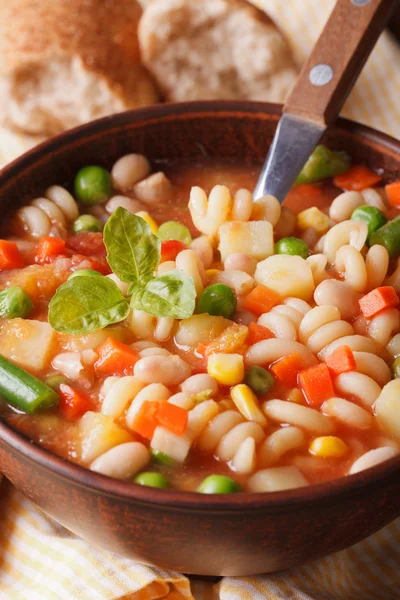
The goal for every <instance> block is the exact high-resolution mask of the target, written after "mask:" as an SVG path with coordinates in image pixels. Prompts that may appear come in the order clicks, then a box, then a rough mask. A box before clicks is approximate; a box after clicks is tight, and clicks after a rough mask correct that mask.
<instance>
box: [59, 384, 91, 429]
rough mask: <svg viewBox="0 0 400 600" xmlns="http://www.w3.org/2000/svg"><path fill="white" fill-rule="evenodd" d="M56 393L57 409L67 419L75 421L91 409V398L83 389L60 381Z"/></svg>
mask: <svg viewBox="0 0 400 600" xmlns="http://www.w3.org/2000/svg"><path fill="white" fill-rule="evenodd" d="M58 394H59V396H60V401H59V403H58V409H59V411H60V412H61V414H62V416H63V417H64V418H65V419H67V420H68V421H77V420H78V419H80V418H81V417H82V416H83V415H84V414H85V413H86V412H87V411H88V410H93V402H92V399H91V398H90V396H89V394H88V393H87V392H85V391H83V390H78V389H77V388H74V387H72V386H70V385H67V384H66V383H62V384H61V385H60V386H59V390H58Z"/></svg>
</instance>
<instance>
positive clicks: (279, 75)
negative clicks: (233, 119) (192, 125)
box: [139, 0, 298, 102]
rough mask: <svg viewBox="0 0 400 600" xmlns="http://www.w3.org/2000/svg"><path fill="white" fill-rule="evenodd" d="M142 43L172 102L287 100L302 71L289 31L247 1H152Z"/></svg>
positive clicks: (147, 61)
mask: <svg viewBox="0 0 400 600" xmlns="http://www.w3.org/2000/svg"><path fill="white" fill-rule="evenodd" d="M139 43H140V48H141V53H142V59H143V61H144V63H145V64H146V66H147V67H148V69H149V70H150V72H151V73H152V74H153V76H154V77H155V79H156V81H157V83H158V86H159V87H160V89H161V90H162V92H163V94H164V96H165V98H166V100H170V101H181V100H185V99H186V100H194V99H207V98H208V99H209V98H236V99H240V98H243V99H251V100H270V101H275V102H282V101H283V100H284V99H285V97H286V95H287V93H288V91H289V90H290V88H291V87H292V85H293V83H294V81H295V78H296V76H297V72H298V69H297V66H296V63H295V61H294V58H293V54H292V51H291V48H290V46H289V44H288V43H287V40H286V38H285V37H284V35H283V33H282V32H281V31H280V30H279V29H278V27H277V26H276V25H275V23H274V22H273V21H272V20H271V18H270V17H269V16H268V15H267V14H266V13H265V12H263V11H262V10H260V9H259V8H257V7H256V6H254V5H252V4H250V3H249V2H247V1H246V0H195V2H193V1H192V0H151V2H150V3H149V4H148V5H147V6H146V8H145V11H144V14H143V16H142V19H141V21H140V25H139ZM257 61H258V63H257Z"/></svg>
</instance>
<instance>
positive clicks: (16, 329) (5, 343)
mask: <svg viewBox="0 0 400 600" xmlns="http://www.w3.org/2000/svg"><path fill="white" fill-rule="evenodd" d="M55 341H56V332H55V331H54V329H52V328H51V326H50V325H49V324H48V323H43V322H42V321H34V320H29V319H9V320H6V321H3V323H2V324H1V327H0V354H3V355H4V356H5V357H6V358H9V359H10V360H12V361H13V362H15V363H16V364H17V365H19V366H20V367H22V368H23V369H27V370H28V371H32V372H37V371H41V370H42V369H44V368H45V367H46V366H47V363H48V361H49V360H50V358H51V356H52V353H53V351H54V345H55Z"/></svg>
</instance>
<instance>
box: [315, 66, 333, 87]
mask: <svg viewBox="0 0 400 600" xmlns="http://www.w3.org/2000/svg"><path fill="white" fill-rule="evenodd" d="M332 77H333V69H332V67H331V66H330V65H325V64H324V63H321V64H319V65H315V67H313V68H312V69H311V71H310V74H309V78H310V81H311V83H312V84H313V85H316V86H317V87H321V86H323V85H326V84H327V83H329V82H330V81H331V80H332Z"/></svg>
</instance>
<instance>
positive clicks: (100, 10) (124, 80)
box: [0, 0, 158, 134]
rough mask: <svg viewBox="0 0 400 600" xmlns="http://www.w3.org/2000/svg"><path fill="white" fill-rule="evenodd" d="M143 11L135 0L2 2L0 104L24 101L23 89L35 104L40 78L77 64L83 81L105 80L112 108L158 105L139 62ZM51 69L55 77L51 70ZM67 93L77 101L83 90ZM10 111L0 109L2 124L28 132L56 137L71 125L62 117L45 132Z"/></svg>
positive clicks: (25, 0)
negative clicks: (30, 94)
mask: <svg viewBox="0 0 400 600" xmlns="http://www.w3.org/2000/svg"><path fill="white" fill-rule="evenodd" d="M141 13H142V9H141V6H140V5H139V3H138V2H136V0H0V78H1V82H0V100H3V101H4V99H7V95H9V96H10V98H8V99H9V100H11V101H14V102H22V101H21V98H20V97H19V95H22V94H23V93H24V85H25V92H26V90H28V93H32V96H33V100H35V98H34V94H35V93H36V90H37V89H38V87H40V86H39V83H38V80H39V79H40V78H41V77H43V76H44V74H45V76H46V77H48V78H51V77H53V76H56V75H57V69H59V68H60V69H61V68H63V67H66V68H67V67H68V69H70V63H71V61H73V60H75V62H76V64H78V63H79V69H80V71H79V77H81V78H84V77H85V75H88V76H89V77H90V78H91V80H90V82H89V83H88V85H91V82H101V84H102V85H103V90H109V93H110V97H111V98H112V100H113V101H114V102H113V106H110V108H111V109H112V110H115V108H118V107H120V110H124V109H125V108H130V107H134V106H138V105H142V104H148V103H152V102H155V101H157V97H158V94H157V91H156V88H155V86H154V83H153V82H152V80H151V77H150V76H149V74H148V72H147V71H146V69H145V68H144V67H143V65H142V64H141V60H140V51H139V44H138V39H137V27H138V23H139V19H140V16H141ZM52 65H53V67H54V68H53V72H54V73H53V72H51V71H49V68H50V67H51V66H52ZM75 68H76V71H78V70H79V69H78V68H77V67H75ZM26 81H28V82H29V86H27V84H26ZM60 85H61V82H60ZM64 93H65V95H66V97H68V100H69V101H70V102H73V101H74V93H77V94H79V91H77V90H74V89H65V90H64ZM106 96H107V94H105V103H106V102H107V101H108V100H107V98H106ZM76 100H77V101H78V102H79V98H78V97H77V98H76ZM23 110H24V109H23ZM112 110H110V111H109V112H112ZM106 112H107V107H106V106H104V111H103V114H106ZM10 113H11V110H8V111H7V109H5V110H1V109H0V122H3V123H4V122H5V123H7V124H8V125H9V126H11V127H14V128H16V129H20V130H22V131H24V130H26V131H27V132H29V133H34V134H37V133H47V134H48V133H56V132H57V131H61V130H62V129H64V128H66V127H68V126H71V124H70V123H69V122H66V123H63V122H62V116H61V118H60V119H59V122H58V124H57V125H56V126H53V125H54V124H53V125H51V126H50V131H41V130H40V127H38V126H37V125H35V126H33V127H30V125H29V122H27V123H26V124H23V123H22V124H20V123H18V119H15V118H14V117H13V115H12V114H10ZM95 116H97V115H95ZM98 116H101V115H98ZM56 120H57V119H56ZM67 120H68V119H67ZM28 121H29V119H28ZM78 121H79V119H78ZM73 124H77V123H73Z"/></svg>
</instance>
